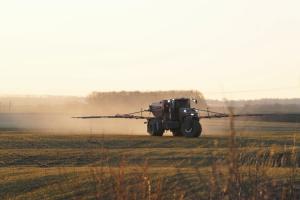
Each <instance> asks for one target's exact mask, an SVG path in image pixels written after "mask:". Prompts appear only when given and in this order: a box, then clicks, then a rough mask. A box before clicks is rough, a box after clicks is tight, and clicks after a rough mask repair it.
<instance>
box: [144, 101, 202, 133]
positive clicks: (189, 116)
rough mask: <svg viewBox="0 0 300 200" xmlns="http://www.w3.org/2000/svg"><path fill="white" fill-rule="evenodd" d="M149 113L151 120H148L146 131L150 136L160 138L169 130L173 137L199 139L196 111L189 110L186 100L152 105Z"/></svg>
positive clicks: (193, 109)
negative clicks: (151, 115)
mask: <svg viewBox="0 0 300 200" xmlns="http://www.w3.org/2000/svg"><path fill="white" fill-rule="evenodd" d="M149 111H150V112H151V113H152V114H153V116H154V117H153V118H149V119H148V122H147V123H148V126H147V131H148V133H149V134H150V135H152V136H162V135H163V133H164V132H165V131H166V130H170V131H171V132H172V133H173V136H186V137H199V136H200V135H201V132H202V127H201V125H200V123H199V115H198V111H197V110H196V109H195V108H191V101H190V99H187V98H181V99H169V100H162V101H160V102H157V103H152V104H151V105H150V106H149Z"/></svg>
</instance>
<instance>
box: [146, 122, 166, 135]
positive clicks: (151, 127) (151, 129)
mask: <svg viewBox="0 0 300 200" xmlns="http://www.w3.org/2000/svg"><path fill="white" fill-rule="evenodd" d="M147 132H148V133H149V134H150V135H151V136H163V134H164V132H165V130H164V128H163V124H162V121H161V120H160V119H149V120H148V124H147Z"/></svg>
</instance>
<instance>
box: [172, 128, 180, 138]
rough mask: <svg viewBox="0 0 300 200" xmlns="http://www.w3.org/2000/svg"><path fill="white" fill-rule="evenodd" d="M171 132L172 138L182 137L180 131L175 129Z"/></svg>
mask: <svg viewBox="0 0 300 200" xmlns="http://www.w3.org/2000/svg"><path fill="white" fill-rule="evenodd" d="M171 132H172V134H173V136H174V137H182V136H183V134H182V132H181V130H180V129H179V130H178V129H175V130H171Z"/></svg>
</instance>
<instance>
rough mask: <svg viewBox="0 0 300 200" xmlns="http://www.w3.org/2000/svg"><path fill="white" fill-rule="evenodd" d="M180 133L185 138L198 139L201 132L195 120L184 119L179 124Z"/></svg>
mask: <svg viewBox="0 0 300 200" xmlns="http://www.w3.org/2000/svg"><path fill="white" fill-rule="evenodd" d="M181 132H182V134H183V135H184V136H185V137H199V136H200V135H201V132H202V127H201V124H200V123H199V120H196V119H189V118H187V119H185V120H184V121H183V123H182V124H181Z"/></svg>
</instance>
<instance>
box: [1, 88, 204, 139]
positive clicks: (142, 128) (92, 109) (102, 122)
mask: <svg viewBox="0 0 300 200" xmlns="http://www.w3.org/2000/svg"><path fill="white" fill-rule="evenodd" d="M180 97H190V98H196V99H198V101H199V103H198V104H197V105H193V106H195V107H197V108H204V107H206V102H205V100H204V98H203V95H202V94H201V93H200V92H198V91H158V92H138V91H135V92H93V93H92V94H90V95H89V96H87V97H69V96H67V97H63V96H40V97H38V96H21V97H20V96H19V97H18V96H17V97H16V96H15V97H0V130H30V131H41V132H43V131H45V132H49V131H50V132H63V133H87V134H143V135H145V134H147V133H146V125H145V124H144V122H145V120H133V119H132V120H126V119H86V120H83V119H73V118H72V117H74V116H88V115H115V114H126V113H131V112H135V111H140V110H141V109H148V106H149V104H151V103H152V102H156V101H160V100H162V99H170V98H180ZM144 116H148V114H145V115H144Z"/></svg>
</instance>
